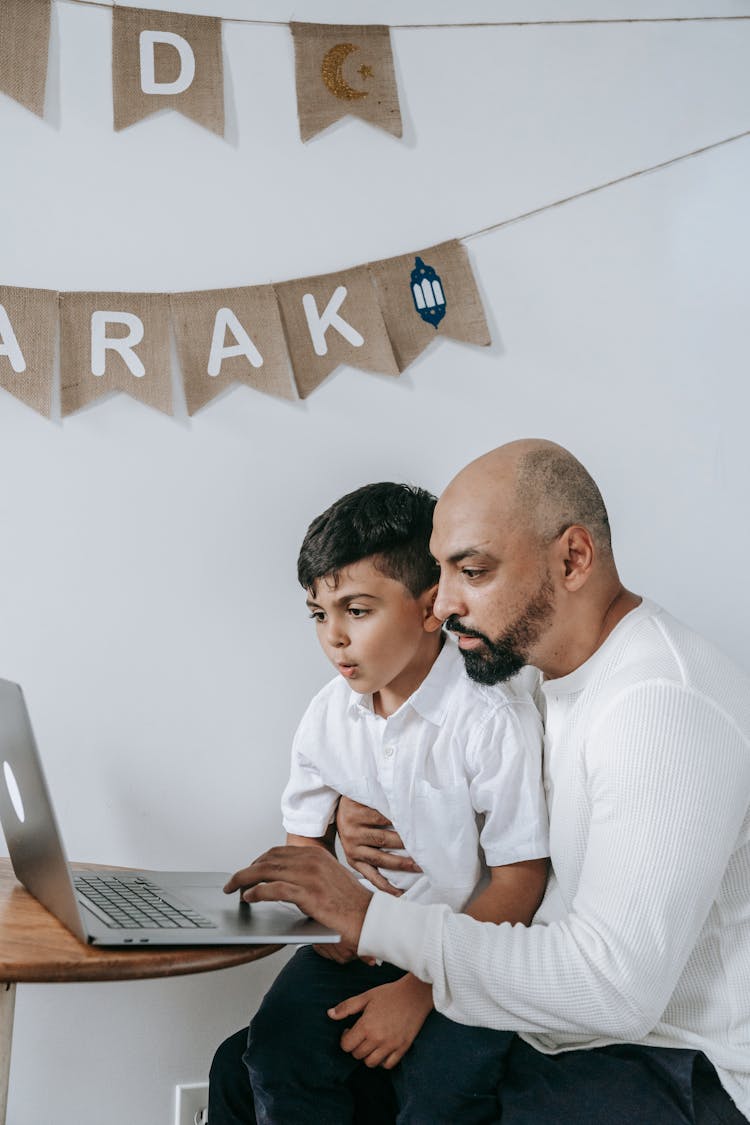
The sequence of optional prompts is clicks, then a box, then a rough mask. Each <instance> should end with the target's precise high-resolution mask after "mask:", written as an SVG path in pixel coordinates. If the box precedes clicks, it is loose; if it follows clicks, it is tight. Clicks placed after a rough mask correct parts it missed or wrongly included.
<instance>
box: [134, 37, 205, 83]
mask: <svg viewBox="0 0 750 1125" xmlns="http://www.w3.org/2000/svg"><path fill="white" fill-rule="evenodd" d="M157 43H162V44H164V45H166V46H169V47H174V49H175V50H176V51H177V53H178V55H179V56H180V73H179V74H178V75H177V77H176V78H175V79H174V81H173V82H157V81H156V59H155V57H154V56H155V51H154V48H155V46H156V44H157ZM139 50H140V59H141V89H142V90H143V92H144V94H161V95H162V96H164V95H166V94H184V93H185V91H186V90H187V88H188V86H192V84H193V79H194V78H195V55H194V54H193V49H192V47H191V46H190V44H189V43H188V41H187V39H183V38H182V36H181V35H175V34H174V33H173V32H171V31H142V32H141V34H140V37H139Z"/></svg>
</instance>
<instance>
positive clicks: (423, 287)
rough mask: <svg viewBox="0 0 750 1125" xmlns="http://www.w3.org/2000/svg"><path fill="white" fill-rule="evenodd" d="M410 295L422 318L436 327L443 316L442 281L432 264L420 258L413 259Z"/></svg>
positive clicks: (444, 306) (444, 301)
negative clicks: (425, 262) (429, 264)
mask: <svg viewBox="0 0 750 1125" xmlns="http://www.w3.org/2000/svg"><path fill="white" fill-rule="evenodd" d="M411 295H412V298H413V300H414V308H415V309H416V310H417V312H418V313H419V315H420V316H421V317H422V320H423V321H425V323H426V324H431V325H432V326H433V328H435V329H437V326H438V325H439V324H440V321H441V320H442V319H443V317H444V316H445V308H446V300H445V294H444V292H443V283H442V281H441V280H440V278H439V276H438V275H437V273H436V272H435V270H434V269H433V268H432V266H426V265H425V264H424V262H423V261H422V259H421V258H415V259H414V269H413V270H412V271H411Z"/></svg>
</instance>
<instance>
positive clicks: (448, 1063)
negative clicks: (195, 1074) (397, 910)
mask: <svg viewBox="0 0 750 1125" xmlns="http://www.w3.org/2000/svg"><path fill="white" fill-rule="evenodd" d="M403 975H404V974H403V971H402V970H401V969H397V968H395V967H394V966H393V965H380V966H370V965H365V964H364V963H363V962H362V961H350V962H349V963H348V964H346V965H340V964H338V963H336V962H335V961H329V960H328V959H327V958H324V957H320V956H319V955H318V954H317V953H315V951H314V950H313V949H312V948H310V947H307V946H306V947H304V948H303V949H300V950H299V951H298V952H297V953H296V954H295V955H294V957H293V958H292V959H291V961H289V962H288V964H287V965H286V966H285V967H284V969H283V970H282V971H281V972H280V973H279V975H278V977H277V978H276V980H275V981H274V983H273V985H272V986H271V988H270V990H269V992H268V993H267V995H266V997H265V999H264V1000H263V1003H262V1004H261V1007H260V1009H259V1011H258V1013H257V1015H256V1016H255V1018H254V1019H253V1021H252V1023H251V1025H250V1029H249V1035H248V1034H247V1033H246V1032H244V1031H243V1032H238V1033H237V1034H236V1035H234V1036H232V1037H231V1038H230V1039H228V1040H226V1042H225V1043H224V1044H222V1046H221V1047H220V1048H219V1050H218V1051H217V1053H216V1056H215V1058H214V1063H213V1066H212V1068H211V1087H210V1098H209V1123H210V1125H247V1123H251V1122H256V1121H257V1122H258V1125H319V1123H321V1122H325V1125H339V1123H340V1125H344V1123H346V1125H350V1123H351V1122H355V1123H356V1125H387V1123H388V1122H393V1121H396V1120H399V1121H404V1122H406V1121H408V1122H409V1123H410V1125H421V1123H424V1125H436V1122H440V1121H445V1122H448V1121H450V1122H461V1123H462V1125H463V1123H464V1122H465V1123H466V1125H472V1123H474V1122H484V1121H492V1120H496V1119H497V1116H498V1111H497V1087H498V1084H499V1082H500V1080H501V1077H502V1070H503V1053H504V1052H503V1049H502V1044H503V1042H507V1043H508V1044H509V1043H510V1042H511V1041H512V1039H513V1036H512V1035H511V1034H510V1033H504V1032H497V1031H489V1030H487V1029H485V1028H469V1027H463V1026H461V1025H460V1024H456V1023H453V1022H452V1021H451V1020H448V1019H446V1018H445V1017H444V1016H441V1015H439V1014H438V1013H437V1012H431V1013H430V1015H429V1016H428V1017H427V1020H426V1021H425V1023H424V1025H423V1027H422V1031H421V1032H420V1034H419V1035H418V1037H417V1039H416V1040H415V1041H414V1043H413V1044H412V1047H411V1049H410V1050H409V1051H408V1052H407V1053H406V1055H405V1056H404V1058H403V1059H402V1060H401V1062H400V1063H399V1065H398V1066H397V1067H396V1068H395V1069H394V1070H392V1071H384V1070H382V1069H380V1068H378V1069H375V1070H370V1069H368V1068H367V1067H365V1066H364V1064H363V1063H360V1062H358V1061H357V1059H355V1058H354V1057H353V1056H352V1055H350V1054H347V1053H346V1051H342V1050H341V1047H340V1046H339V1041H340V1039H341V1036H342V1035H343V1033H344V1030H345V1028H346V1027H351V1026H352V1025H353V1024H354V1023H355V1022H356V1020H357V1019H358V1018H359V1017H358V1016H352V1017H351V1019H349V1020H332V1019H331V1018H330V1017H329V1016H328V1015H327V1014H326V1012H327V1010H328V1008H332V1007H333V1006H334V1005H335V1004H338V1003H340V1002H341V1001H342V1000H346V999H348V998H349V997H350V996H356V995H358V994H359V993H361V992H366V991H367V990H368V989H370V988H376V987H377V986H378V985H380V984H387V983H389V982H390V981H395V980H398V979H399V977H401V976H403ZM246 1043H247V1049H245V1045H246ZM241 1056H242V1057H243V1061H244V1063H245V1066H241V1065H240V1057H241ZM250 1080H252V1090H251V1086H250ZM394 1090H395V1093H396V1097H397V1098H398V1104H399V1112H398V1117H397V1114H396V1108H395V1107H396V1101H395V1099H394ZM253 1102H254V1108H253Z"/></svg>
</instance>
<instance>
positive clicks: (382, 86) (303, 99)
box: [290, 23, 402, 141]
mask: <svg viewBox="0 0 750 1125" xmlns="http://www.w3.org/2000/svg"><path fill="white" fill-rule="evenodd" d="M290 26H291V29H292V35H293V36H294V57H295V72H296V76H297V114H298V116H299V129H300V136H301V137H302V140H303V141H307V140H309V139H310V137H314V136H315V134H316V133H320V132H321V130H322V129H325V128H327V126H328V125H331V124H333V122H334V121H338V120H339V118H340V117H345V116H346V114H347V113H352V114H354V115H355V116H356V117H361V118H363V119H364V120H365V121H369V122H371V123H372V124H373V125H379V126H380V127H381V128H382V129H385V130H386V131H387V132H389V133H393V134H394V135H395V136H396V137H400V136H401V135H402V126H401V111H400V109H399V104H398V88H397V86H396V73H395V70H394V67H393V55H392V53H391V35H390V31H389V29H388V28H387V27H382V26H378V25H369V24H365V25H364V26H355V27H347V26H345V25H336V24H316V23H292V24H290Z"/></svg>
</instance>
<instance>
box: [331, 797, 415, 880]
mask: <svg viewBox="0 0 750 1125" xmlns="http://www.w3.org/2000/svg"><path fill="white" fill-rule="evenodd" d="M336 828H337V829H338V834H339V839H340V840H341V846H342V847H343V849H344V854H345V855H346V858H347V861H348V863H349V865H350V866H351V867H353V868H354V870H355V871H359V873H360V875H364V877H365V879H369V881H370V882H371V883H372V885H373V887H377V888H378V890H379V891H386V892H387V893H388V894H391V895H401V894H403V891H400V890H398V889H397V888H396V887H394V886H393V885H392V884H391V883H389V882H388V880H387V879H386V878H385V877H384V876H383V875H381V874H380V872H379V871H378V870H377V869H378V867H385V868H386V869H387V870H389V871H417V872H421V870H422V868H421V867H419V866H418V864H416V863H415V862H414V860H413V859H410V858H409V856H406V855H391V854H390V852H386V851H383V850H382V849H383V848H396V849H398V848H403V846H404V842H403V840H402V839H401V837H400V836H399V834H398V832H396V831H395V829H394V828H393V825H392V824H391V822H390V821H389V820H387V819H386V817H384V816H383V815H382V813H379V812H378V811H377V809H371V808H368V806H367V805H360V804H358V802H357V801H352V800H350V798H349V797H342V798H341V800H340V801H339V807H338V812H337V814H336Z"/></svg>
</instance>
